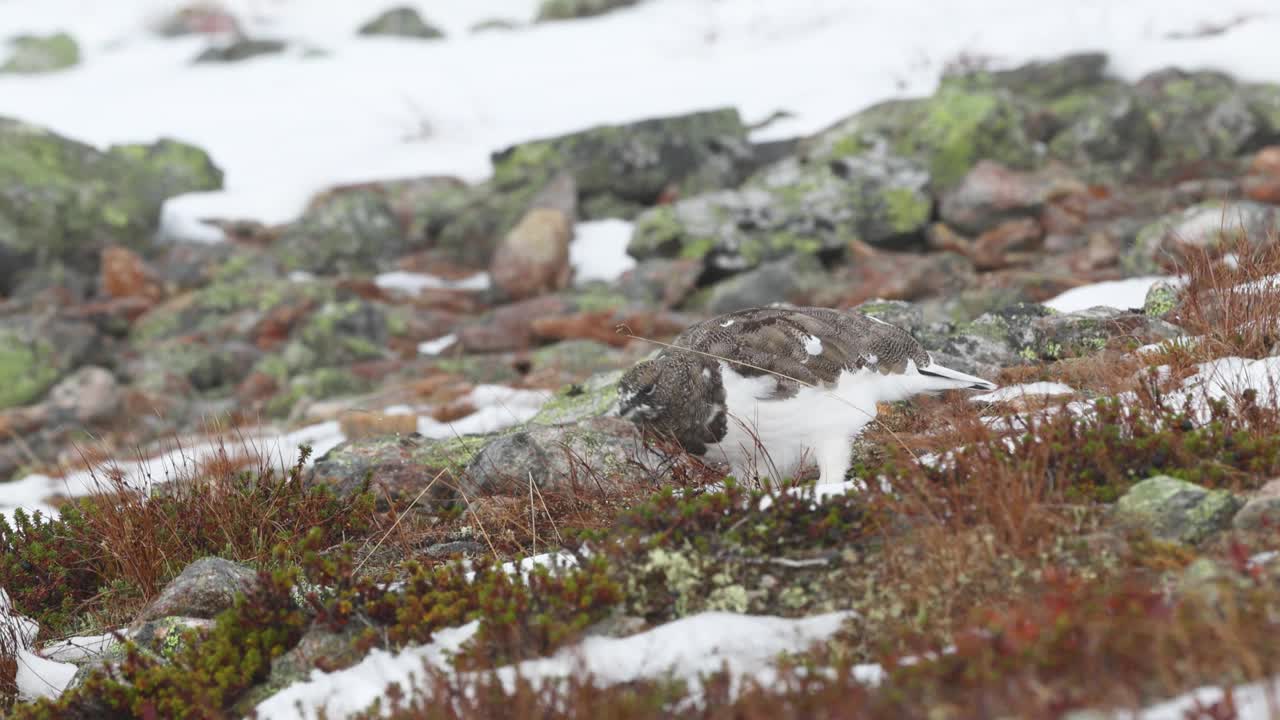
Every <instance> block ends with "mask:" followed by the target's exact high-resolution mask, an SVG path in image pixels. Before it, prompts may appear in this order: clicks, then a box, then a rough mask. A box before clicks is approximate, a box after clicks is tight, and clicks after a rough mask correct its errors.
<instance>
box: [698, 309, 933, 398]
mask: <svg viewBox="0 0 1280 720" xmlns="http://www.w3.org/2000/svg"><path fill="white" fill-rule="evenodd" d="M810 337H816V338H818V340H819V341H820V342H821V343H822V351H821V352H820V353H818V354H816V355H810V354H809V353H808V352H807V351H806V349H805V344H806V341H808V339H809V338H810ZM674 344H675V345H678V346H680V347H687V348H690V349H692V350H696V351H698V352H701V353H706V354H708V355H713V356H716V357H718V358H722V359H725V360H726V362H728V363H729V364H730V366H732V367H733V368H734V369H735V370H736V371H737V372H738V373H740V374H742V375H745V376H748V377H752V376H757V375H761V374H765V373H768V374H772V375H775V376H776V377H777V378H778V385H777V388H776V389H775V391H774V393H773V395H772V396H771V399H783V398H788V397H792V396H794V395H795V394H796V393H797V392H799V391H800V388H801V387H802V385H812V386H817V387H828V386H831V385H834V384H835V383H836V381H837V380H838V379H839V377H840V373H841V372H843V371H844V370H857V369H860V368H863V367H866V366H867V365H869V364H871V365H874V367H875V368H876V369H877V370H879V371H881V372H902V371H903V370H904V369H905V368H906V364H907V360H908V359H914V360H915V361H916V363H917V364H921V365H922V364H925V363H927V361H928V355H927V354H925V352H924V350H923V349H922V348H921V347H920V344H919V343H918V342H916V340H915V339H914V338H912V337H911V335H910V334H908V333H907V332H906V331H904V330H902V329H901V328H896V327H893V326H891V325H886V324H884V323H881V322H877V321H875V320H871V319H869V318H867V317H866V316H865V315H862V314H860V313H850V312H842V311H840V310H832V309H830V308H810V307H800V308H752V309H749V310H740V311H738V312H734V313H729V314H727V315H721V316H720V317H717V318H712V319H711V320H707V321H706V322H702V323H699V324H697V325H694V326H693V327H690V328H689V329H688V330H686V331H685V332H684V333H682V334H681V335H680V337H678V338H676V340H675V343H674ZM677 352H678V351H677Z"/></svg>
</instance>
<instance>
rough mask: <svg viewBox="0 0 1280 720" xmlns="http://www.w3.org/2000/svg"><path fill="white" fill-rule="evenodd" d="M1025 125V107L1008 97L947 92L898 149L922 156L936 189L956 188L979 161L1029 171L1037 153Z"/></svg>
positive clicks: (930, 105)
mask: <svg viewBox="0 0 1280 720" xmlns="http://www.w3.org/2000/svg"><path fill="white" fill-rule="evenodd" d="M1024 121H1025V111H1024V109H1023V107H1022V106H1021V105H1020V104H1019V103H1018V102H1017V101H1016V100H1015V99H1014V97H1013V96H1012V95H1010V94H1008V93H1005V92H1000V91H987V92H966V91H963V90H958V89H952V88H947V87H943V88H942V89H941V90H939V91H938V93H937V94H935V95H934V96H933V97H932V98H930V99H929V102H928V104H927V105H926V106H925V108H924V115H923V117H922V118H920V121H919V125H917V126H915V127H912V128H909V129H908V130H907V133H906V134H905V135H904V136H903V137H901V138H900V139H899V140H898V141H897V143H896V145H895V147H896V148H897V149H898V150H899V152H902V153H903V154H906V155H908V156H912V155H915V154H916V153H922V154H923V155H924V157H926V158H927V162H928V164H929V170H930V174H931V175H932V177H933V181H934V183H935V186H936V187H940V188H946V187H951V186H954V185H955V184H956V183H959V182H960V180H961V178H963V177H964V175H965V173H967V172H968V171H969V168H971V167H973V164H974V163H976V162H977V161H978V160H980V159H989V160H996V161H998V162H1000V163H1002V164H1004V165H1007V166H1009V167H1013V168H1028V167H1030V165H1031V163H1032V161H1033V160H1034V153H1033V151H1032V149H1031V143H1030V142H1029V140H1028V138H1027V137H1026V134H1025V132H1024V130H1023V126H1024Z"/></svg>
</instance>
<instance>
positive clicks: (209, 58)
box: [194, 38, 289, 63]
mask: <svg viewBox="0 0 1280 720" xmlns="http://www.w3.org/2000/svg"><path fill="white" fill-rule="evenodd" d="M287 47H289V45H288V43H286V42H285V41H283V40H266V39H254V38H239V39H237V40H235V41H233V42H231V43H229V44H226V45H214V46H211V47H209V48H207V49H205V50H204V52H202V53H200V54H199V55H197V56H196V58H195V60H194V62H197V63H215V62H216V63H232V62H240V61H242V60H249V59H250V58H255V57H260V56H262V55H277V54H279V53H282V52H284V51H285V48H287Z"/></svg>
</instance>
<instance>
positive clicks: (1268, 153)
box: [1241, 145, 1280, 205]
mask: <svg viewBox="0 0 1280 720" xmlns="http://www.w3.org/2000/svg"><path fill="white" fill-rule="evenodd" d="M1241 186H1242V188H1243V190H1244V194H1245V197H1247V198H1249V199H1250V200H1256V201H1258V202H1262V203H1269V204H1271V205H1280V145H1269V146H1267V147H1265V148H1262V149H1261V150H1259V151H1258V154H1257V155H1254V156H1253V162H1251V163H1250V164H1249V174H1248V175H1247V176H1246V177H1245V178H1244V179H1243V180H1241Z"/></svg>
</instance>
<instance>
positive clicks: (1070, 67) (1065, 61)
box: [942, 52, 1108, 100]
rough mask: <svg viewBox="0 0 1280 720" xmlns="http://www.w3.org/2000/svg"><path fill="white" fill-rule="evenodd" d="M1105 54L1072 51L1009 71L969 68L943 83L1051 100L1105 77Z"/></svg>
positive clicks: (954, 74)
mask: <svg viewBox="0 0 1280 720" xmlns="http://www.w3.org/2000/svg"><path fill="white" fill-rule="evenodd" d="M1107 62H1108V58H1107V55H1106V53H1100V52H1085V53H1072V54H1069V55H1064V56H1062V57H1060V58H1055V59H1053V60H1048V61H1036V62H1030V63H1027V64H1025V65H1020V66H1018V67H1016V68H1012V69H1009V70H996V71H985V70H979V71H968V72H962V73H951V74H945V73H944V75H943V78H942V82H943V83H944V84H950V85H957V86H959V87H962V88H968V89H979V90H980V89H984V88H990V87H999V88H1004V89H1006V90H1008V91H1010V92H1013V93H1015V94H1017V95H1020V96H1023V97H1028V98H1032V99H1036V100H1052V99H1055V98H1059V97H1062V96H1064V95H1067V94H1069V93H1072V92H1076V91H1078V90H1081V89H1083V88H1090V87H1094V86H1096V85H1098V84H1099V83H1102V82H1103V81H1104V80H1106V77H1107V76H1106V69H1107Z"/></svg>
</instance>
